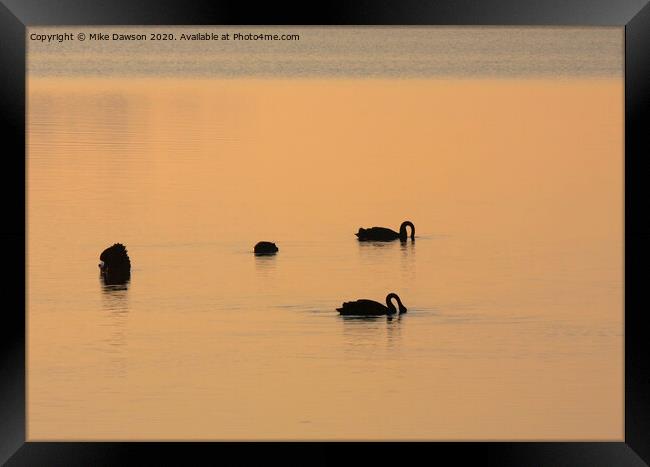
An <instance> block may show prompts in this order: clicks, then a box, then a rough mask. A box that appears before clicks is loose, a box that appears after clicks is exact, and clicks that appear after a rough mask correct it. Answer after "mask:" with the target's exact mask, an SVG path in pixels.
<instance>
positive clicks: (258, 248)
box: [254, 242, 278, 255]
mask: <svg viewBox="0 0 650 467" xmlns="http://www.w3.org/2000/svg"><path fill="white" fill-rule="evenodd" d="M254 251H255V254H256V255H274V254H275V253H277V252H278V247H277V246H276V245H275V243H272V242H257V244H256V245H255V249H254Z"/></svg>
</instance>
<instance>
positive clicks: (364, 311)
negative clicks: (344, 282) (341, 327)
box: [336, 293, 407, 316]
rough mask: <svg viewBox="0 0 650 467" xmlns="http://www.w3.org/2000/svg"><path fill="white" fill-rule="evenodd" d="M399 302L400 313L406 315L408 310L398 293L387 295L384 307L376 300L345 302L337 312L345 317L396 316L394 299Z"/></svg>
mask: <svg viewBox="0 0 650 467" xmlns="http://www.w3.org/2000/svg"><path fill="white" fill-rule="evenodd" d="M393 298H394V299H395V300H397V304H398V306H399V313H400V314H402V313H406V311H407V308H406V307H405V306H404V305H403V304H402V300H400V298H399V297H398V296H397V294H396V293H389V294H388V295H386V305H383V304H381V303H379V302H376V301H374V300H368V299H365V298H363V299H361V300H356V301H354V302H344V303H343V305H341V307H340V308H337V309H336V310H337V311H338V312H339V313H340V314H341V315H344V316H382V315H394V314H395V313H397V309H396V308H395V305H393V302H392V299H393Z"/></svg>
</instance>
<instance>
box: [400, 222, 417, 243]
mask: <svg viewBox="0 0 650 467" xmlns="http://www.w3.org/2000/svg"><path fill="white" fill-rule="evenodd" d="M407 227H410V228H411V240H415V226H414V225H413V222H411V221H404V222H402V225H400V227H399V238H400V239H401V240H406V239H407V238H408V235H407V234H406V228H407Z"/></svg>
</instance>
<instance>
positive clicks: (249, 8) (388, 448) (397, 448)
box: [0, 0, 650, 466]
mask: <svg viewBox="0 0 650 467" xmlns="http://www.w3.org/2000/svg"><path fill="white" fill-rule="evenodd" d="M165 24H170V25H180V24H187V25H194V24H195V25H273V24H279V25H522V26H523V25H527V26H536V25H556V26H558V25H570V26H620V27H624V28H625V331H624V332H625V436H624V440H621V441H619V442H540V443H535V442H513V443H508V442H478V443H477V442H471V443H461V442H458V443H449V442H444V443H438V442H431V443H312V442H310V443H255V446H254V447H255V449H251V446H250V445H249V443H208V442H203V443H194V442H190V443H185V442H184V443H158V442H156V443H135V442H128V443H114V442H102V443H81V442H63V443H53V442H26V405H25V357H26V349H25V291H26V287H28V286H29V284H26V283H25V269H24V268H25V258H26V237H25V232H26V224H25V200H26V198H25V110H26V106H25V98H26V94H25V64H26V56H25V51H26V34H25V29H26V27H29V26H54V25H165ZM649 46H650V3H648V0H537V1H534V0H525V1H524V0H430V1H424V0H422V1H416V0H402V1H400V0H354V1H352V0H348V1H343V0H338V1H328V2H319V3H312V2H303V3H302V4H300V5H283V4H280V3H277V2H266V3H264V4H260V5H251V4H249V3H247V2H235V1H232V0H229V1H222V0H218V1H215V0H213V1H211V0H201V1H193V2H187V1H179V0H157V1H156V0H147V1H139V2H135V1H130V0H113V1H110V2H102V1H101V0H85V1H84V0H50V1H47V0H0V104H1V106H0V108H1V113H0V120H1V123H2V128H3V129H4V130H5V131H4V133H5V136H4V138H3V146H4V148H3V151H2V152H3V155H4V157H3V168H4V177H3V183H2V184H0V186H1V188H0V189H1V190H2V200H3V201H4V202H3V203H2V208H3V211H4V213H3V214H4V218H3V222H2V225H1V226H0V240H1V241H2V242H3V249H2V251H3V253H4V254H3V256H4V258H7V256H8V257H9V262H8V263H7V262H5V264H4V267H3V268H1V269H2V270H3V276H4V277H3V280H2V282H1V283H2V287H1V290H2V295H3V298H4V299H5V300H4V301H3V303H4V305H5V306H4V310H3V313H2V326H1V327H0V329H2V333H1V336H2V337H1V340H0V463H4V462H7V465H10V466H18V465H47V466H58V465H61V466H76V465H80V466H81V465H83V466H90V465H92V466H99V465H125V464H131V463H134V461H135V460H136V459H138V458H140V459H143V458H144V459H146V464H158V463H160V464H164V465H167V464H176V463H178V464H183V465H185V464H187V463H188V462H187V458H188V457H193V456H196V455H200V456H201V457H205V459H206V461H207V462H208V463H220V461H222V460H224V456H226V455H229V456H234V459H235V462H234V463H236V464H238V465H239V464H243V465H248V464H252V463H253V462H255V461H264V462H265V461H267V460H270V459H272V458H274V457H275V458H276V460H279V461H282V462H290V463H300V464H303V463H310V464H334V463H337V464H338V463H341V462H344V463H345V462H352V461H355V462H363V463H364V464H370V463H375V462H380V463H386V464H389V463H390V464H395V463H404V462H409V459H415V457H411V456H412V455H413V451H415V454H416V455H417V454H421V455H423V456H425V457H424V459H428V460H430V461H431V463H434V462H436V460H438V459H445V458H446V459H454V463H455V464H495V465H501V466H508V465H535V466H542V465H544V466H546V465H549V466H565V465H566V466H582V465H584V466H637V465H647V463H648V462H650V372H649V371H648V360H647V359H646V356H647V355H650V349H649V347H650V346H649V345H648V342H649V341H648V339H647V338H645V336H644V334H645V329H644V326H643V313H644V311H645V309H644V308H643V306H642V304H643V292H644V291H645V290H644V282H645V279H646V278H647V273H645V271H644V265H645V264H648V258H649V255H648V253H649V250H650V248H649V247H648V240H650V222H649V221H648V214H647V212H648V210H647V209H644V208H646V204H647V203H646V202H645V201H646V200H648V199H650V198H649V197H648V183H644V179H643V178H644V176H645V174H646V173H647V171H646V170H645V168H646V162H645V160H644V158H646V157H647V156H648V155H650V144H649V143H650V131H648V127H647V126H646V127H644V126H643V123H644V122H645V121H647V119H646V118H644V117H647V116H648V113H649V112H650V97H649V96H650V89H649V88H650V47H649ZM10 181H12V182H15V184H14V183H9V182H10ZM5 261H6V260H5ZM21 271H22V274H20V272H21ZM7 298H9V299H7ZM379 409H380V408H379ZM342 450H345V452H342ZM407 451H408V457H406V454H407ZM143 456H144V457H143ZM449 456H451V457H449ZM136 462H137V461H136ZM412 462H415V460H413V461H412ZM231 463H233V462H231ZM229 464H230V463H229Z"/></svg>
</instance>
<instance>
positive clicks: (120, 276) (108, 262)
mask: <svg viewBox="0 0 650 467" xmlns="http://www.w3.org/2000/svg"><path fill="white" fill-rule="evenodd" d="M99 272H100V275H101V277H102V278H103V279H104V282H105V283H106V284H108V285H114V284H124V283H126V282H127V281H128V280H129V279H130V278H131V260H130V259H129V255H128V252H127V250H126V247H125V246H124V245H122V244H121V243H115V244H114V245H113V246H110V247H108V248H106V249H105V250H104V251H102V253H101V255H99Z"/></svg>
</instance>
